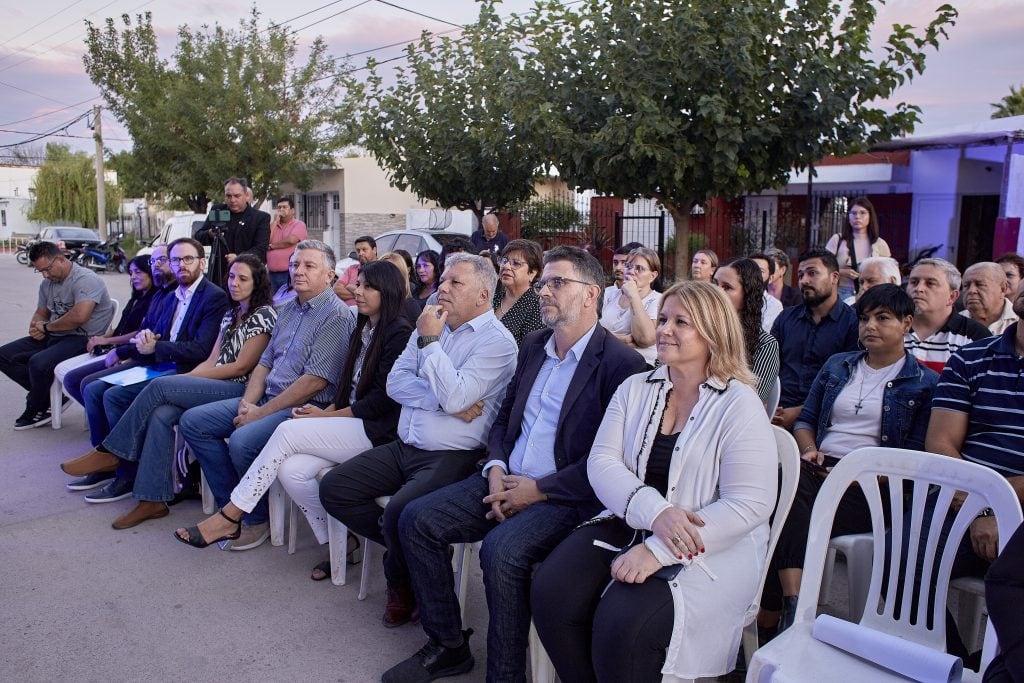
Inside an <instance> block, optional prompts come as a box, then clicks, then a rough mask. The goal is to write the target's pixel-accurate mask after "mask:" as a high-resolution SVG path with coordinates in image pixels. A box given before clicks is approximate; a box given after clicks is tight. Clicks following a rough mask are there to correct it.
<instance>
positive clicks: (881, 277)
mask: <svg viewBox="0 0 1024 683" xmlns="http://www.w3.org/2000/svg"><path fill="white" fill-rule="evenodd" d="M857 272H858V273H859V275H860V277H858V278H857V281H858V282H859V283H860V288H859V289H858V290H857V294H855V295H854V296H852V297H848V298H846V299H844V300H843V303H845V304H846V305H848V306H852V305H854V304H855V303H857V299H859V298H860V297H862V296H864V292H866V291H868V290H869V289H871V288H872V287H874V286H875V285H885V284H890V285H898V284H900V281H901V279H902V278H901V276H900V264H899V262H898V261H897V260H896V259H894V258H892V257H891V256H869V257H868V258H866V259H864V260H863V261H861V262H860V266H859V267H858V268H857Z"/></svg>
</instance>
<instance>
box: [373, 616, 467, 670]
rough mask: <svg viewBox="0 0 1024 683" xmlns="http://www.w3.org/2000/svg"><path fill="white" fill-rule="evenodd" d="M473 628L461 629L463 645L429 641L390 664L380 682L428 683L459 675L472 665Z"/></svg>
mask: <svg viewBox="0 0 1024 683" xmlns="http://www.w3.org/2000/svg"><path fill="white" fill-rule="evenodd" d="M471 635H473V629H471V628H469V629H466V630H465V631H463V632H462V645H459V646H458V647H445V646H444V645H442V644H441V643H439V642H437V641H435V640H429V641H427V644H426V645H424V646H423V647H422V648H420V651H419V652H417V653H416V654H414V655H413V656H412V657H409V659H407V660H405V661H404V662H400V663H398V664H397V665H395V666H393V667H391V668H390V669H388V670H387V671H385V672H384V675H383V676H381V679H380V680H381V683H427V682H428V681H432V680H434V679H437V678H445V677H447V676H458V675H459V674H464V673H466V672H467V671H469V670H470V669H472V668H473V663H474V661H473V653H472V652H470V651H469V637H470V636H471Z"/></svg>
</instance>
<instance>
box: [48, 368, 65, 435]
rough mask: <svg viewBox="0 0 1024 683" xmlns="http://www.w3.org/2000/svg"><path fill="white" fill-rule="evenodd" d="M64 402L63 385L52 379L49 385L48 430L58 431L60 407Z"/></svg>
mask: <svg viewBox="0 0 1024 683" xmlns="http://www.w3.org/2000/svg"><path fill="white" fill-rule="evenodd" d="M63 400H64V385H63V384H61V382H60V380H59V379H57V378H56V377H54V379H53V384H51V385H50V428H51V429H60V428H61V419H62V418H61V414H60V407H61V403H62V402H63Z"/></svg>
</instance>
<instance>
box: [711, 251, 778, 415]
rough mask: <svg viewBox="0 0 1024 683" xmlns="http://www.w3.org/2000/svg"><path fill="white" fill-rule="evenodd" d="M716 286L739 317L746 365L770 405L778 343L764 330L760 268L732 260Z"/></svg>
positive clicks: (718, 272) (723, 268)
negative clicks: (769, 399)
mask: <svg viewBox="0 0 1024 683" xmlns="http://www.w3.org/2000/svg"><path fill="white" fill-rule="evenodd" d="M714 283H715V284H716V285H718V286H719V287H721V288H722V291H723V292H725V295H726V296H727V297H729V303H731V304H732V305H733V308H735V309H736V313H738V314H739V316H740V329H742V330H743V346H744V349H745V350H746V352H747V356H746V358H747V363H748V364H749V367H750V370H751V372H753V373H754V377H756V378H757V386H756V390H757V395H758V397H760V399H761V401H763V402H765V403H767V402H768V398H769V397H770V395H771V393H772V388H773V387H774V386H775V381H776V380H777V379H778V378H779V342H777V341H776V340H775V337H773V336H772V335H770V334H768V333H767V332H765V331H764V330H763V329H762V328H761V300H762V294H763V292H764V283H763V282H762V281H761V269H760V268H758V267H757V264H755V263H754V262H753V261H752V260H751V259H746V258H741V259H733V260H731V261H727V262H726V263H725V264H723V265H722V266H721V267H720V268H718V269H717V270H716V271H715V277H714Z"/></svg>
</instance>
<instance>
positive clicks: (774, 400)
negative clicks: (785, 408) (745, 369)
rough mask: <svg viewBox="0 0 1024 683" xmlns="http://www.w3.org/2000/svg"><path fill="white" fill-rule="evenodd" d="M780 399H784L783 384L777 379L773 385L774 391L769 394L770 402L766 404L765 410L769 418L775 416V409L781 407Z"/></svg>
mask: <svg viewBox="0 0 1024 683" xmlns="http://www.w3.org/2000/svg"><path fill="white" fill-rule="evenodd" d="M780 398H782V382H781V381H779V378H778V377H776V378H775V382H774V383H773V384H772V390H771V392H770V393H769V394H768V400H767V401H765V403H764V409H765V410H767V411H768V417H769V418H771V417H773V416H774V415H775V409H776V408H778V407H779V399H780Z"/></svg>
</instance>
